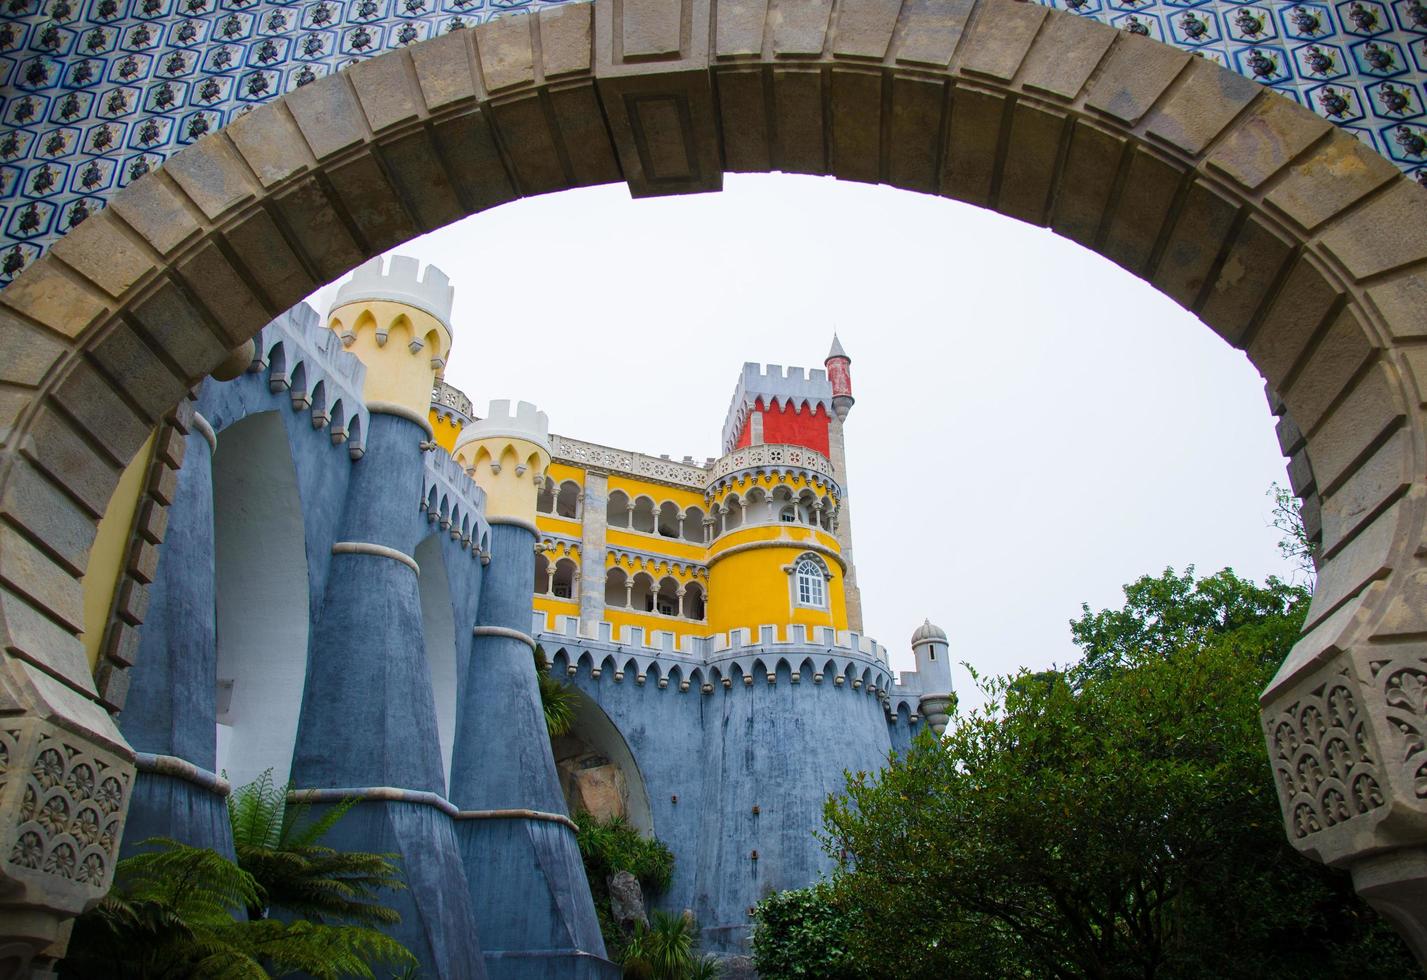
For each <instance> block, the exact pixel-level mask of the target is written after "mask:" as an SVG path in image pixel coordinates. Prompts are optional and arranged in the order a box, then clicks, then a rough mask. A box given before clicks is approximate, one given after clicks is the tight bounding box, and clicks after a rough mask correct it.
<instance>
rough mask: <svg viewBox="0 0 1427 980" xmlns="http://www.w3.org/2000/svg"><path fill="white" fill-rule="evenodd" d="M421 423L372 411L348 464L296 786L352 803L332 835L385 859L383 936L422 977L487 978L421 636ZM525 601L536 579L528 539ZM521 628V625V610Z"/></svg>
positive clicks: (316, 636) (317, 625)
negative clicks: (402, 882)
mask: <svg viewBox="0 0 1427 980" xmlns="http://www.w3.org/2000/svg"><path fill="white" fill-rule="evenodd" d="M421 421H422V420H420V419H419V418H416V417H412V416H410V415H407V414H387V413H378V412H376V411H373V412H372V413H371V420H370V423H369V431H368V434H367V452H366V455H365V456H364V457H363V458H362V460H361V462H360V463H359V464H358V465H357V466H356V467H355V468H354V469H353V473H352V482H351V486H350V489H349V491H348V495H347V501H346V508H345V512H344V514H343V518H342V522H341V525H340V527H341V531H340V533H339V541H337V542H336V543H334V544H333V546H332V552H333V554H332V566H331V571H330V573H329V575H328V580H327V582H328V584H327V588H326V591H325V594H324V596H323V600H322V607H321V610H320V612H319V613H318V614H317V618H316V619H315V622H314V623H313V627H312V640H311V646H310V650H309V654H308V668H307V681H306V687H305V689H304V691H303V703H302V716H301V721H300V723H299V725H298V732H297V748H296V751H295V753H294V756H293V766H292V779H293V782H294V784H295V785H296V786H297V787H298V791H299V792H311V791H315V792H311V795H312V796H313V798H314V799H316V800H317V801H319V802H327V801H336V800H341V799H344V798H347V797H356V798H358V799H359V800H361V802H360V803H358V804H357V806H355V807H354V808H353V809H352V810H351V812H349V813H348V814H347V815H346V816H345V817H343V818H342V819H341V820H340V821H339V822H338V823H337V825H336V827H335V828H334V829H333V830H332V832H331V833H330V834H329V835H328V839H327V843H328V844H330V845H331V846H333V847H337V848H339V849H347V850H363V851H376V852H381V853H394V854H396V855H398V857H399V859H400V862H401V870H402V874H403V875H404V877H405V878H406V881H407V883H408V886H409V887H408V890H406V891H403V892H397V893H395V894H388V895H385V896H383V898H384V901H386V902H387V903H388V904H390V905H392V906H393V907H395V908H396V909H397V911H399V912H400V913H401V924H400V925H398V926H395V927H391V928H390V931H391V933H392V935H394V936H395V937H396V938H397V939H399V940H400V941H401V942H402V943H404V944H405V945H406V947H407V948H408V949H410V950H411V951H412V952H413V953H415V954H416V956H417V957H418V959H420V960H421V966H422V970H423V975H425V976H432V977H442V978H452V980H457V978H459V980H467V978H477V977H481V978H483V977H485V976H486V973H485V969H484V966H483V962H482V959H481V945H480V940H479V939H478V930H477V927H476V920H475V916H474V915H473V913H472V909H471V905H470V901H469V898H468V897H467V890H466V881H465V875H464V870H463V868H462V865H461V858H460V853H459V851H458V850H457V846H456V836H455V831H454V828H453V826H452V812H451V807H450V806H449V804H447V803H446V802H445V800H444V799H443V798H442V796H441V793H442V790H443V789H444V788H445V779H444V773H443V772H442V765H441V745H440V739H439V736H438V735H437V728H436V705H435V701H434V698H433V695H432V690H431V674H430V669H429V666H428V664H427V660H426V647H425V637H424V636H423V630H422V618H421V597H420V593H419V589H418V583H417V576H418V574H419V573H418V569H417V567H416V562H415V561H414V560H413V559H412V558H411V557H410V555H411V554H412V552H413V551H414V550H415V548H416V545H417V543H418V542H419V541H420V540H421V538H422V537H423V536H424V535H425V534H426V533H427V529H426V527H425V521H424V519H423V517H422V515H421V512H420V510H419V509H418V507H417V506H416V502H417V501H418V500H420V499H421V482H422V460H421V452H422V451H421V449H420V443H421V442H422V441H424V440H427V439H429V438H430V432H429V430H427V429H425V428H423V426H422V424H419V423H420V422H421ZM526 554H527V563H526V565H525V579H524V587H525V589H526V595H527V603H528V601H529V600H528V596H529V589H530V582H531V580H532V579H533V577H534V568H533V563H534V550H533V541H531V542H527V544H526ZM526 622H527V623H528V622H529V617H528V614H527V619H526Z"/></svg>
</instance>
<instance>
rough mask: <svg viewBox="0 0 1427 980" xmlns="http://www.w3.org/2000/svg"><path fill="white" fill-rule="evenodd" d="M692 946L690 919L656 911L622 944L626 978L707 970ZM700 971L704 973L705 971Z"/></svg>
mask: <svg viewBox="0 0 1427 980" xmlns="http://www.w3.org/2000/svg"><path fill="white" fill-rule="evenodd" d="M694 946H695V937H694V924H693V922H692V921H691V920H689V919H688V918H686V917H684V916H682V915H670V914H669V913H667V912H657V911H656V912H655V913H654V915H653V919H652V921H651V923H650V924H649V925H648V926H645V925H643V924H642V923H641V924H639V925H636V926H635V928H634V935H632V936H631V937H630V938H629V943H628V944H627V945H626V946H625V948H624V961H623V963H622V966H623V967H624V975H625V977H626V980H687V978H689V977H690V976H693V975H694V974H695V971H698V970H702V971H707V970H708V969H709V968H710V964H706V963H704V961H703V960H701V959H700V958H699V957H698V956H696V955H695V953H694ZM714 969H715V971H716V969H717V968H716V967H714ZM701 975H703V976H708V974H707V973H706V972H705V973H703V974H701ZM714 975H715V976H717V973H716V972H715V973H714Z"/></svg>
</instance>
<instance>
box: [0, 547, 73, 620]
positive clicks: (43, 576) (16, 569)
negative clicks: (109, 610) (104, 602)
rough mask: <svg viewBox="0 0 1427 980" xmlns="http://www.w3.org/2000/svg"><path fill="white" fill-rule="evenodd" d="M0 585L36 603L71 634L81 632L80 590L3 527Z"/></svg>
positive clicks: (62, 571) (70, 577) (59, 569)
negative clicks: (1, 582)
mask: <svg viewBox="0 0 1427 980" xmlns="http://www.w3.org/2000/svg"><path fill="white" fill-rule="evenodd" d="M0 581H3V582H4V583H5V584H6V585H7V586H9V587H10V588H11V589H12V590H13V591H15V592H16V593H18V594H20V595H25V596H28V597H29V598H30V600H31V601H32V602H35V603H38V604H39V605H40V606H41V607H43V608H44V610H45V611H46V612H47V613H48V614H49V615H50V616H53V617H54V618H55V619H58V620H59V621H60V623H62V624H63V625H64V626H65V627H66V628H68V629H69V631H70V632H71V633H80V632H82V631H83V630H84V590H83V589H81V588H79V587H78V586H77V585H76V583H75V581H74V575H73V574H72V573H71V571H70V570H69V569H67V568H63V567H61V566H60V565H57V564H56V563H55V562H54V561H53V560H52V559H51V558H50V557H49V556H48V555H46V554H44V553H43V552H41V551H40V550H39V549H38V548H36V547H35V546H34V545H33V544H32V543H31V542H29V541H27V540H26V539H25V538H24V536H23V535H21V534H20V533H19V532H17V531H15V530H14V529H13V528H10V527H5V526H0Z"/></svg>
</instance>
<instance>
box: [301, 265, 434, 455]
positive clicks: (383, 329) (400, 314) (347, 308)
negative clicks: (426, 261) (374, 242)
mask: <svg viewBox="0 0 1427 980" xmlns="http://www.w3.org/2000/svg"><path fill="white" fill-rule="evenodd" d="M420 271H421V269H420V263H419V262H418V261H417V260H416V259H413V258H408V257H406V256H402V255H394V256H392V257H391V259H390V260H389V265H388V264H386V260H383V259H382V258H381V257H377V258H375V259H372V260H371V261H370V262H367V263H366V264H364V265H362V266H360V267H359V268H358V269H357V270H356V272H354V273H353V274H352V278H351V279H349V280H347V281H346V282H344V283H343V284H342V286H341V288H340V289H339V290H338V291H337V297H336V300H335V301H334V302H333V304H332V308H331V310H330V311H329V312H328V314H327V326H328V327H329V328H330V329H331V330H332V331H333V332H335V333H336V334H337V336H338V337H340V338H341V339H342V344H343V345H344V346H345V347H346V348H347V349H348V350H349V351H351V352H352V353H353V354H356V355H357V356H358V357H359V358H361V360H362V363H363V364H365V365H366V368H367V377H366V383H365V387H364V389H363V395H364V397H365V400H366V403H367V407H368V408H369V409H371V410H372V411H375V412H383V411H384V412H389V413H391V414H396V415H404V416H407V417H411V418H414V419H415V420H417V421H419V422H420V423H421V424H422V425H423V426H426V427H430V425H431V422H430V414H431V407H432V406H431V401H432V397H431V396H432V390H433V388H434V387H435V386H436V384H437V382H438V381H440V380H441V378H442V377H443V376H444V374H445V371H446V361H447V359H448V358H449V357H450V355H451V302H452V299H453V298H454V295H455V289H454V288H453V287H452V286H451V281H450V279H449V278H448V277H447V276H446V274H445V273H444V272H442V271H441V270H440V269H438V268H436V267H435V266H434V265H429V266H427V267H426V272H425V275H424V276H422V275H419V273H420Z"/></svg>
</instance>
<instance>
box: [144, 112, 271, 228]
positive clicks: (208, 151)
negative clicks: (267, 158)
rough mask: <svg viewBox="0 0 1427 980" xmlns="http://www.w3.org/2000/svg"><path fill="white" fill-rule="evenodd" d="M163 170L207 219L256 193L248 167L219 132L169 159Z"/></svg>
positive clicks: (220, 213) (223, 212) (233, 206)
mask: <svg viewBox="0 0 1427 980" xmlns="http://www.w3.org/2000/svg"><path fill="white" fill-rule="evenodd" d="M164 170H165V171H166V172H167V173H168V175H169V176H170V177H172V178H173V182H174V183H175V184H177V185H178V186H179V187H180V188H182V189H183V192H184V193H185V194H187V195H188V197H189V200H191V201H192V202H193V203H194V204H196V205H198V210H200V211H202V212H203V214H204V216H205V217H207V218H208V219H209V220H213V219H215V218H218V217H220V216H221V215H223V214H226V213H227V212H228V211H230V210H232V209H233V208H235V207H237V206H238V205H239V204H242V203H244V202H245V201H250V200H252V199H253V195H254V194H255V193H256V191H257V188H256V187H255V186H254V184H253V181H252V175H251V174H250V173H249V171H248V165H247V164H246V163H244V162H243V158H242V157H240V156H239V155H238V151H237V150H235V149H233V147H232V145H231V144H229V142H228V139H227V137H225V136H223V135H222V134H221V133H217V134H214V135H212V136H208V137H205V138H204V139H201V140H199V141H198V142H197V143H195V144H193V145H192V146H190V147H189V148H188V149H186V150H182V151H180V152H178V153H176V154H174V155H173V156H171V157H169V158H168V159H167V160H166V161H164Z"/></svg>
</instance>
